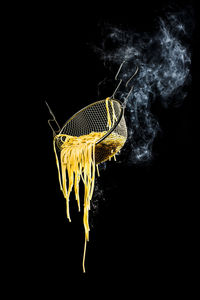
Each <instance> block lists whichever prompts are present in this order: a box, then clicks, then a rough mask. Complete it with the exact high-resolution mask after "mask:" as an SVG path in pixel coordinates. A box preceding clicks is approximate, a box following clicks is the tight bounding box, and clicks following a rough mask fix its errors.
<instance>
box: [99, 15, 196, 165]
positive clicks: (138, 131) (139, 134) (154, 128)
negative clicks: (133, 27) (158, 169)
mask: <svg viewBox="0 0 200 300" xmlns="http://www.w3.org/2000/svg"><path fill="white" fill-rule="evenodd" d="M192 27H193V24H192V16H191V13H190V12H189V11H188V12H187V13H186V12H183V11H182V12H178V13H176V14H171V15H170V14H167V15H166V17H165V19H158V21H157V30H156V31H155V32H152V33H136V32H133V31H124V30H122V29H120V28H117V27H113V26H107V27H106V28H104V30H105V31H106V35H105V36H104V39H103V42H102V45H101V46H100V47H96V49H95V50H96V52H97V53H98V55H99V56H100V57H101V59H102V60H103V61H104V63H105V65H109V66H111V67H112V68H114V69H115V70H117V66H118V67H119V66H120V64H121V63H122V61H124V60H125V61H126V63H125V64H124V65H123V67H122V70H121V73H120V76H119V78H121V79H123V81H124V82H126V81H127V80H128V79H129V78H130V77H131V75H132V74H133V73H134V71H135V69H136V66H138V67H139V72H138V74H137V76H136V77H135V78H134V79H133V80H132V82H130V87H131V85H134V88H133V90H132V92H131V94H130V96H129V98H128V101H127V106H126V118H127V127H128V143H127V146H126V147H129V149H130V151H129V162H131V163H138V162H145V161H149V160H150V159H151V158H152V146H153V142H154V139H155V137H156V135H157V133H158V131H159V129H160V126H159V123H158V120H157V119H156V117H155V116H154V115H153V114H152V105H153V104H154V103H155V102H158V101H160V104H161V105H162V106H164V107H165V108H167V107H168V106H180V105H181V104H182V103H183V101H184V99H185V97H186V95H187V86H188V84H189V82H190V80H191V75H190V65H191V53H190V47H189V45H190V38H191V34H192ZM102 82H104V83H105V80H103V81H102ZM127 93H128V91H127V90H126V89H125V85H124V86H122V88H121V89H120V90H119V91H118V92H117V94H116V98H118V99H121V100H124V101H126V96H127ZM169 121H170V120H169Z"/></svg>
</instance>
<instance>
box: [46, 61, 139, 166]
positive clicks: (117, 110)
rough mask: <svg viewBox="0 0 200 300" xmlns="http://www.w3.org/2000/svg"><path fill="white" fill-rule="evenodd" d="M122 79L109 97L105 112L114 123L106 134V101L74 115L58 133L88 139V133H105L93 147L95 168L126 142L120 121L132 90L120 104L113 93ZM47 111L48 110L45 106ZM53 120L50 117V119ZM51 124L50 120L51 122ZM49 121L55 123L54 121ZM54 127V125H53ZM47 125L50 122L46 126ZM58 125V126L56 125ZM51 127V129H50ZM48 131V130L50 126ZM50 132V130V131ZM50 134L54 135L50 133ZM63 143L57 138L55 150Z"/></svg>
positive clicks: (124, 124)
mask: <svg viewBox="0 0 200 300" xmlns="http://www.w3.org/2000/svg"><path fill="white" fill-rule="evenodd" d="M124 62H125V61H123V62H122V64H121V65H120V67H119V69H118V72H117V74H116V76H115V80H117V77H118V74H119V72H120V70H121V68H122V65H123V64H124ZM137 71H138V68H137V70H136V72H135V73H134V75H133V76H132V77H131V78H130V79H129V80H128V81H127V83H126V86H127V85H128V83H129V82H130V80H131V79H132V78H133V77H134V76H135V75H136V73H137ZM121 82H122V79H120V82H119V84H118V86H117V88H116V89H115V91H114V93H113V95H112V96H111V97H110V98H109V99H110V100H111V101H112V105H111V101H108V102H107V103H108V110H109V113H110V117H111V120H112V119H113V111H114V114H115V116H116V119H115V122H113V124H112V126H111V128H110V129H109V130H108V112H107V108H106V99H104V100H100V101H97V102H94V103H92V104H90V105H88V106H86V107H84V108H83V109H81V110H80V111H78V112H77V113H76V114H74V115H73V116H72V117H71V118H70V119H69V120H68V121H67V122H66V123H65V124H64V126H63V127H62V129H61V130H59V134H66V135H70V136H76V137H79V136H82V135H88V134H90V133H91V132H102V133H105V134H103V136H102V137H101V138H100V139H99V140H98V141H97V142H96V146H95V162H96V164H99V163H102V162H104V161H106V160H108V159H109V158H110V157H112V156H114V155H115V154H116V153H117V152H119V150H120V149H121V148H122V147H123V145H124V143H125V141H126V139H127V127H126V122H125V118H124V110H125V104H126V100H127V98H128V97H129V95H130V93H131V91H132V88H133V87H131V89H130V91H129V93H128V95H127V97H126V99H125V101H124V103H122V102H121V101H119V100H117V99H115V98H114V96H115V93H116V91H117V90H118V88H119V86H120V84H121ZM47 105H48V104H47ZM48 108H49V106H48ZM49 111H50V113H51V114H52V115H53V113H52V111H51V110H50V108H49ZM53 117H54V115H53ZM51 121H52V120H51ZM53 121H56V119H55V117H54V119H53ZM56 123H57V121H56ZM49 125H50V122H49ZM57 125H58V123H57ZM50 126H51V125H50ZM51 128H52V126H51ZM52 130H53V129H52ZM53 132H54V134H55V131H54V130H53ZM63 142H64V140H63V137H59V138H58V139H57V140H56V143H57V146H58V148H59V149H61V146H62V144H63Z"/></svg>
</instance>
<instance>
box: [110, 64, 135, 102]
mask: <svg viewBox="0 0 200 300" xmlns="http://www.w3.org/2000/svg"><path fill="white" fill-rule="evenodd" d="M125 62H126V61H125V60H124V61H123V62H122V63H121V65H120V66H119V69H118V71H117V73H116V75H115V80H118V75H119V73H120V71H121V68H122V66H123V65H124V63H125ZM138 70H139V68H138V66H136V70H135V72H134V74H133V75H132V76H131V77H130V78H129V79H128V80H127V82H126V84H125V86H126V87H127V86H128V85H129V83H130V81H131V80H132V79H133V77H135V76H136V74H137V72H138ZM121 83H122V79H120V80H119V83H118V85H117V87H116V89H115V90H114V92H113V94H112V97H111V98H112V99H114V97H115V94H116V92H117V91H118V89H119V87H120V85H121ZM132 90H133V85H132V86H131V88H130V90H129V92H128V94H127V96H126V98H125V100H124V102H123V104H122V106H123V107H124V108H125V107H126V104H127V101H128V97H129V96H130V94H131V92H132Z"/></svg>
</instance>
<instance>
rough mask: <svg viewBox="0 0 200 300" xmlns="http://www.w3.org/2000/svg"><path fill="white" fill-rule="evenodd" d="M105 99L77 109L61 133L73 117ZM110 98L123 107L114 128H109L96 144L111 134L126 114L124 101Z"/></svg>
mask: <svg viewBox="0 0 200 300" xmlns="http://www.w3.org/2000/svg"><path fill="white" fill-rule="evenodd" d="M105 100H106V99H103V100H99V101H96V102H93V103H91V104H89V105H87V106H85V107H84V108H82V109H80V110H79V111H77V112H76V113H75V114H74V115H73V116H71V117H70V118H69V119H68V120H67V121H66V122H65V124H64V126H63V127H62V128H61V130H60V134H62V131H63V130H64V128H65V126H66V125H67V124H68V123H69V122H70V121H71V120H72V119H74V118H75V117H76V116H77V115H78V114H79V113H81V112H82V111H84V110H86V109H87V108H89V107H91V106H93V105H95V104H97V103H100V102H105ZM110 100H112V101H116V102H118V103H119V105H120V107H121V111H120V115H119V117H118V119H117V121H116V122H115V123H114V125H113V126H112V128H111V129H110V130H108V131H107V132H106V134H105V135H104V136H103V137H102V138H100V139H99V140H98V141H97V142H96V145H97V144H99V143H100V142H102V141H103V140H104V139H105V138H106V137H107V136H108V135H110V134H111V133H112V132H113V131H114V130H115V128H116V127H117V125H118V124H119V122H120V121H121V119H122V116H123V114H124V109H125V107H124V105H123V103H122V102H121V101H119V100H117V99H110Z"/></svg>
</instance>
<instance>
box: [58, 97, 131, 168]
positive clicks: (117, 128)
mask: <svg viewBox="0 0 200 300" xmlns="http://www.w3.org/2000/svg"><path fill="white" fill-rule="evenodd" d="M112 103H113V109H112V106H111V104H110V101H108V109H109V113H110V117H111V120H112V119H113V110H114V114H115V116H116V120H115V122H114V124H112V127H111V128H110V129H109V128H108V113H107V109H106V100H100V101H97V102H94V103H92V104H90V105H88V106H86V107H84V108H83V109H81V110H80V111H78V112H77V113H76V114H75V115H73V116H72V117H71V118H70V119H69V120H68V121H67V122H66V123H65V125H64V126H63V128H62V129H61V131H60V134H66V135H70V136H77V137H79V136H81V135H87V134H90V133H91V132H104V133H105V134H104V135H103V137H102V138H101V139H100V140H98V141H97V142H96V146H95V162H96V164H99V163H101V162H104V161H106V160H108V158H109V157H112V156H114V155H115V154H116V153H117V152H118V151H119V150H120V149H121V148H122V147H123V145H124V143H125V141H126V138H127V128H126V123H125V119H124V108H123V106H122V104H121V102H120V101H118V100H116V99H112ZM63 141H64V139H63V137H60V138H58V139H57V146H58V148H59V149H61V146H62V144H63Z"/></svg>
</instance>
